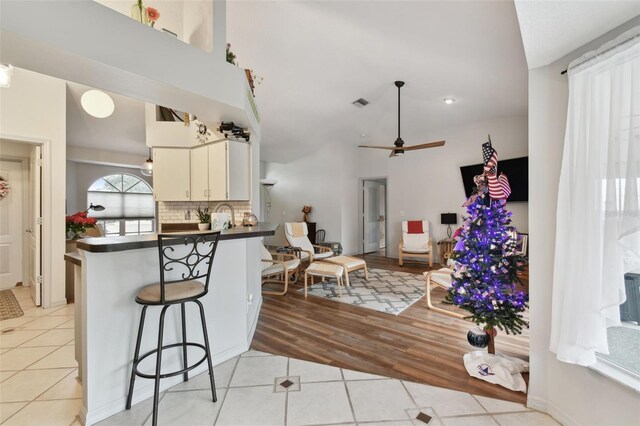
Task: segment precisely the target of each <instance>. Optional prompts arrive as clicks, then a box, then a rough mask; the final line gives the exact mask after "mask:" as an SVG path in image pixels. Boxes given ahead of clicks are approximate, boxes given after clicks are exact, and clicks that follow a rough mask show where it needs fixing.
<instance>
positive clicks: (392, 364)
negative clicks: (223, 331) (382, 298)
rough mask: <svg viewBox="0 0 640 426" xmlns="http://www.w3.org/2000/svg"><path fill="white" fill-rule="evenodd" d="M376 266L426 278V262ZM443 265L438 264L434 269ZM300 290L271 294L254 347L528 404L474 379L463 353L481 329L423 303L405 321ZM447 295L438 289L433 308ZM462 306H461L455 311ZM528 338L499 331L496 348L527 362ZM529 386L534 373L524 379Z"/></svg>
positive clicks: (378, 261)
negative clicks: (473, 331)
mask: <svg viewBox="0 0 640 426" xmlns="http://www.w3.org/2000/svg"><path fill="white" fill-rule="evenodd" d="M364 258H365V259H366V261H367V265H368V267H369V268H379V269H388V270H401V271H405V272H411V273H422V272H424V271H426V270H428V269H429V268H428V266H427V265H425V263H413V262H406V263H405V266H404V267H399V266H398V264H397V260H395V259H389V258H385V257H382V256H379V255H367V256H365V257H364ZM438 266H439V265H434V268H436V267H438ZM300 287H301V286H300V285H294V286H292V287H291V288H290V290H289V292H288V293H287V294H286V295H285V296H267V295H265V296H264V301H263V305H262V310H261V313H260V318H259V320H258V325H257V329H256V333H255V336H254V339H253V343H252V348H254V349H256V350H260V351H264V352H270V353H274V354H279V355H285V356H289V357H293V358H299V359H304V360H308V361H313V362H318V363H323V364H329V365H333V366H336V367H341V368H348V369H352V370H358V371H363V372H367V373H372V374H379V375H384V376H390V377H394V378H398V379H403V380H411V381H414V382H419V383H426V384H429V385H434V386H441V387H445V388H450V389H455V390H460V391H464V392H470V393H473V394H478V395H484V396H488V397H492V398H501V399H505V400H509V401H514V402H520V403H524V402H525V401H526V395H525V394H523V393H521V392H512V391H509V390H507V389H505V388H502V387H500V386H497V385H492V384H490V383H487V382H484V381H482V380H479V379H475V378H472V377H470V376H469V375H468V374H467V371H466V370H465V368H464V365H463V363H462V356H463V355H464V354H465V353H467V352H470V351H471V350H472V347H471V346H470V345H469V344H468V343H467V339H466V334H467V331H468V330H469V329H471V328H473V327H475V325H474V324H472V323H470V322H467V321H464V320H459V319H456V318H453V317H450V316H447V315H442V314H439V313H436V312H432V311H430V310H428V309H427V306H426V302H425V300H424V298H422V299H420V300H419V301H418V302H416V303H415V304H413V305H412V306H411V307H409V308H408V309H407V310H405V311H404V312H402V313H401V314H400V315H398V316H393V315H390V314H385V313H382V312H377V311H374V310H371V309H365V308H359V307H355V306H351V305H347V304H344V303H336V302H333V301H330V300H326V299H323V298H319V297H313V296H310V297H309V298H308V299H306V300H305V298H304V295H302V294H301V293H299V292H298V291H297V290H298V289H299V288H300ZM444 296H445V292H444V291H443V290H439V289H436V290H433V292H432V298H433V301H434V303H436V302H439V301H441V300H442V299H443V298H444ZM452 309H456V308H452ZM528 341H529V339H528V333H527V332H526V331H525V334H524V335H522V336H507V335H506V334H504V333H502V332H500V333H499V334H498V337H497V340H496V351H497V352H500V353H504V354H507V355H512V356H517V357H520V358H523V359H527V358H528V353H529V343H528ZM525 380H527V381H528V374H526V375H525Z"/></svg>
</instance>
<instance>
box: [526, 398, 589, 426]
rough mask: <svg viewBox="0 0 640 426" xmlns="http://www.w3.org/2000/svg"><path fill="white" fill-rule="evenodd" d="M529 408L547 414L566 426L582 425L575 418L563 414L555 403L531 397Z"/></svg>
mask: <svg viewBox="0 0 640 426" xmlns="http://www.w3.org/2000/svg"><path fill="white" fill-rule="evenodd" d="M527 407H529V408H532V409H534V410H537V411H541V412H543V413H546V414H548V415H550V416H551V417H553V418H554V419H555V420H556V421H558V422H559V423H560V424H562V425H565V426H574V425H576V426H577V425H579V424H580V423H579V422H578V421H576V420H575V419H574V418H572V417H571V416H569V415H567V414H566V413H564V412H562V411H561V410H560V409H559V408H558V406H557V405H555V404H554V403H553V402H550V401H547V400H544V399H540V398H536V397H533V396H529V397H528V398H527Z"/></svg>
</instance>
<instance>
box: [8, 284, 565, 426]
mask: <svg viewBox="0 0 640 426" xmlns="http://www.w3.org/2000/svg"><path fill="white" fill-rule="evenodd" d="M14 292H15V293H16V297H17V298H18V300H19V301H20V304H21V305H22V307H23V310H24V311H25V316H24V317H20V318H16V319H12V320H6V321H1V322H0V331H2V330H6V329H11V328H13V329H15V331H13V332H9V333H7V334H0V373H1V375H0V423H2V424H3V425H4V424H7V425H63V426H69V425H73V426H75V425H77V424H78V422H77V420H76V418H75V416H76V414H77V413H78V411H79V408H80V405H81V397H82V392H81V387H80V385H79V384H78V382H77V380H76V379H75V377H76V375H77V365H76V362H75V360H74V352H73V344H74V342H73V305H68V306H66V307H61V308H54V309H50V310H43V309H40V308H35V307H33V303H32V302H31V300H30V299H29V297H28V291H26V290H23V289H19V290H18V289H14ZM214 370H215V374H216V386H217V392H218V402H217V403H215V404H214V403H213V402H212V401H211V391H210V390H209V380H208V375H207V374H206V373H204V374H200V375H198V376H195V377H193V378H191V379H190V380H189V381H188V382H184V383H181V384H179V385H176V386H174V387H173V388H171V389H169V390H168V391H166V392H163V394H162V399H161V402H160V412H159V423H160V424H162V425H214V424H215V425H272V424H273V425H320V424H322V425H330V424H343V425H360V424H367V425H376V424H384V425H424V424H425V423H423V422H422V421H420V420H417V419H416V417H417V416H418V414H420V412H422V413H424V414H427V415H428V416H429V417H431V418H432V420H431V421H430V422H429V425H432V426H433V425H445V426H448V425H465V426H467V425H469V426H470V425H479V426H482V425H503V426H506V425H557V423H556V422H555V421H554V420H553V419H552V418H551V417H549V416H547V415H546V414H542V413H539V412H537V411H533V410H529V409H527V408H526V407H524V406H522V405H519V404H515V403H512V402H507V401H501V400H497V399H491V398H485V397H481V396H475V395H471V394H467V393H463V392H457V391H453V390H449V389H443V388H437V387H433V386H428V385H422V384H417V383H411V382H406V381H401V380H396V379H390V378H387V377H382V376H374V375H371V374H366V373H361V372H357V371H351V370H346V369H340V368H337V367H331V366H327V365H322V364H315V363H311V362H307V361H302V360H298V359H293V358H286V357H282V356H277V355H271V354H266V353H262V352H257V351H249V352H246V353H244V354H242V355H241V356H238V357H235V358H233V359H230V360H229V361H227V362H224V363H222V364H220V365H218V366H216V367H215V368H214ZM287 379H288V380H289V381H291V382H292V384H291V385H290V386H289V387H288V388H285V387H283V386H281V385H280V383H282V382H283V381H285V380H287ZM151 403H152V401H151V399H148V400H146V401H143V402H141V403H140V404H138V405H135V406H134V407H133V408H132V409H131V410H128V411H123V412H121V413H119V414H116V415H115V416H112V417H110V418H108V419H106V420H104V421H102V422H101V423H99V424H100V425H104V426H107V425H117V426H124V425H135V426H142V425H144V426H148V425H151V418H150V415H151Z"/></svg>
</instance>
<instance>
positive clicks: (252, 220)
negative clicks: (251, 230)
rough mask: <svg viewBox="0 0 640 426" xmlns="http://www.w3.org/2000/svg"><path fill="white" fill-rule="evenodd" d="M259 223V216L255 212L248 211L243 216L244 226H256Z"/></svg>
mask: <svg viewBox="0 0 640 426" xmlns="http://www.w3.org/2000/svg"><path fill="white" fill-rule="evenodd" d="M257 224H258V218H257V217H256V215H255V214H253V213H249V212H246V213H245V214H244V216H243V217H242V226H256V225H257Z"/></svg>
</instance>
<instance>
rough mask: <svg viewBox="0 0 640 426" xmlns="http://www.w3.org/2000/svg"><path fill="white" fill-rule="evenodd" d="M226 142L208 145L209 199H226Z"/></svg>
mask: <svg viewBox="0 0 640 426" xmlns="http://www.w3.org/2000/svg"><path fill="white" fill-rule="evenodd" d="M227 143H228V142H218V143H214V144H211V145H209V200H211V201H222V200H226V199H227Z"/></svg>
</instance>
